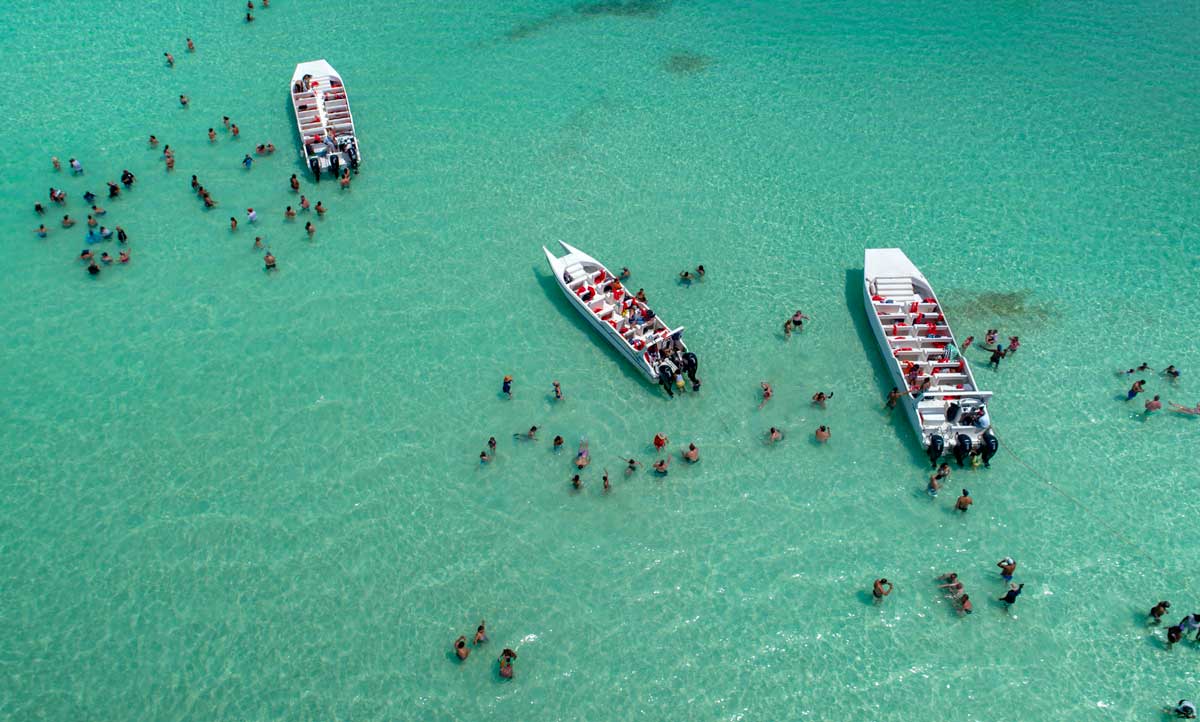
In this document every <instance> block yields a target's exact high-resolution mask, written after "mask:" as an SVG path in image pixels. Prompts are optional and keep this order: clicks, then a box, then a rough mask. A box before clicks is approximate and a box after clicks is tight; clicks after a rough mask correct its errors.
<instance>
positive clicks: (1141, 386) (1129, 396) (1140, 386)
mask: <svg viewBox="0 0 1200 722" xmlns="http://www.w3.org/2000/svg"><path fill="white" fill-rule="evenodd" d="M1145 390H1146V379H1142V380H1141V381H1134V382H1133V386H1130V387H1129V391H1127V392H1126V393H1125V400H1126V401H1132V400H1133V398H1134V397H1136V396H1137V395H1138V394H1140V393H1142V392H1143V391H1145Z"/></svg>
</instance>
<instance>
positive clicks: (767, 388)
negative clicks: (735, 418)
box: [758, 381, 775, 411]
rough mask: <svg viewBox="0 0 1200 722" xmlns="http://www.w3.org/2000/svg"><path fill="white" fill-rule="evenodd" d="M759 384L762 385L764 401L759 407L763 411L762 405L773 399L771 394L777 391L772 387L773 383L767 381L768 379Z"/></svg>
mask: <svg viewBox="0 0 1200 722" xmlns="http://www.w3.org/2000/svg"><path fill="white" fill-rule="evenodd" d="M759 386H761V387H762V403H760V404H759V405H758V408H759V410H760V411H761V410H762V407H764V406H766V405H767V402H768V401H770V400H771V396H773V395H774V394H775V391H774V389H772V388H771V384H769V383H767V382H766V381H763V382H762V383H761V384H759Z"/></svg>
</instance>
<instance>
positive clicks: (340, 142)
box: [292, 60, 361, 181]
mask: <svg viewBox="0 0 1200 722" xmlns="http://www.w3.org/2000/svg"><path fill="white" fill-rule="evenodd" d="M292 109H293V110H294V111H295V112H296V125H297V126H298V127H299V128H300V144H301V146H302V149H303V153H304V164H305V165H307V166H308V167H309V169H310V170H311V171H312V172H313V177H314V178H315V179H316V180H317V181H320V180H321V173H322V172H328V173H332V174H333V176H334V177H335V178H336V177H337V176H338V175H340V174H341V172H342V171H341V169H342V168H351V169H353V170H354V172H355V173H357V172H358V164H359V163H360V162H361V158H360V157H359V154H358V139H357V138H356V136H355V135H354V118H353V116H351V115H350V99H349V98H348V97H346V88H345V86H343V85H342V78H341V76H339V75H338V74H337V71H336V70H334V69H333V66H331V65H330V64H329V63H327V62H325V61H324V60H312V61H309V62H307V63H300V64H299V65H297V66H296V71H295V72H294V73H292Z"/></svg>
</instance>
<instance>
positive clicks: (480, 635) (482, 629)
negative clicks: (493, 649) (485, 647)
mask: <svg viewBox="0 0 1200 722" xmlns="http://www.w3.org/2000/svg"><path fill="white" fill-rule="evenodd" d="M486 625H487V622H486V621H485V620H482V619H481V620H479V626H478V627H476V628H475V639H474V641H473V642H472V644H476V645H479V644H483V643H484V642H486V641H488V638H487V629H486Z"/></svg>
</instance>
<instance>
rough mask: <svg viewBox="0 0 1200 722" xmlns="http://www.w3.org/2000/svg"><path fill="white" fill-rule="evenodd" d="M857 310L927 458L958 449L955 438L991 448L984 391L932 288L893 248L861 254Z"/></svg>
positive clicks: (976, 447)
mask: <svg viewBox="0 0 1200 722" xmlns="http://www.w3.org/2000/svg"><path fill="white" fill-rule="evenodd" d="M863 310H864V312H865V313H866V316H867V321H868V323H869V324H870V325H871V331H872V333H873V334H874V335H875V342H876V343H877V344H878V346H879V351H880V354H881V355H882V357H883V363H884V366H886V367H887V370H888V375H889V376H890V377H891V379H892V382H893V383H894V384H895V386H896V388H898V389H903V390H904V391H906V393H904V394H903V395H902V396H901V397H900V399H899V401H898V402H897V405H898V406H900V407H901V408H903V410H904V414H905V416H907V417H908V422H909V424H910V425H911V426H912V428H913V430H914V432H915V433H916V435H917V438H918V440H919V441H920V442H921V446H922V447H923V448H925V449H926V450H927V452H928V453H929V454H930V458H931V460H934V459H935V458H936V456H935V454H934V452H935V451H937V450H938V449H943V450H945V451H947V452H955V451H958V446H959V443H960V440H961V441H963V446H964V448H963V449H962V453H965V452H966V451H969V450H970V449H981V448H991V449H992V450H993V451H994V448H995V439H994V437H990V431H989V429H990V426H991V420H990V416H989V415H988V410H987V402H988V400H989V399H990V398H991V392H988V391H981V390H979V387H978V385H977V384H976V382H975V376H974V373H973V372H972V370H971V367H970V364H969V363H968V362H967V360H966V358H964V357H963V356H962V353H961V351H959V347H958V342H957V339H956V338H955V336H954V333H953V331H952V330H951V328H950V325H949V321H948V320H946V318H945V315H944V313H943V311H942V306H941V302H940V301H939V300H938V298H937V295H936V294H935V293H934V291H933V287H932V285H930V283H929V282H928V281H927V280H926V279H925V277H924V276H923V275H922V274H921V272H920V271H919V270H917V268H916V266H914V265H913V264H912V262H911V261H909V259H908V257H907V256H905V255H904V253H903V252H902V251H900V250H899V249H894V248H887V249H868V250H867V251H866V254H865V257H864V262H863ZM925 384H928V387H927V388H926V389H925V390H924V391H922V390H921V387H922V386H923V385H925ZM968 416H969V420H968V421H964V418H965V417H968ZM968 440H969V442H970V444H969V447H968V446H967V445H966V441H968ZM956 455H958V454H956ZM960 460H961V457H960Z"/></svg>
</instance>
